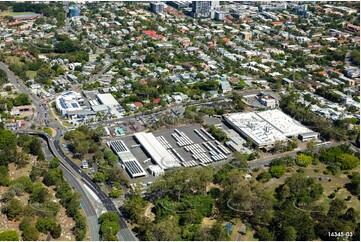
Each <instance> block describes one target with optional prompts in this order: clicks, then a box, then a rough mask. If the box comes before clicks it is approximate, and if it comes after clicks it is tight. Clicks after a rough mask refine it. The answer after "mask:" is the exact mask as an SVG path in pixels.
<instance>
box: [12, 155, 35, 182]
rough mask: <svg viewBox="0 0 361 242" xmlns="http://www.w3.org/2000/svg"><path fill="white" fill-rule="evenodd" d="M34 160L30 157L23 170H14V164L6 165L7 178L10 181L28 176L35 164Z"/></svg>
mask: <svg viewBox="0 0 361 242" xmlns="http://www.w3.org/2000/svg"><path fill="white" fill-rule="evenodd" d="M35 161H36V158H35V157H34V156H30V158H29V164H27V165H26V166H25V167H24V168H21V169H16V166H15V164H14V163H10V164H9V165H8V168H9V178H10V180H16V179H18V178H19V177H22V176H29V174H30V171H31V168H32V166H33V165H34V164H35Z"/></svg>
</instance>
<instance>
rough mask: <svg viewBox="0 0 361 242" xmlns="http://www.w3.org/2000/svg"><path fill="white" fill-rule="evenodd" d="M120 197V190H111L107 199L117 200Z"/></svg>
mask: <svg viewBox="0 0 361 242" xmlns="http://www.w3.org/2000/svg"><path fill="white" fill-rule="evenodd" d="M120 195H122V190H119V189H115V188H112V190H111V191H110V192H109V197H111V198H118V197H120Z"/></svg>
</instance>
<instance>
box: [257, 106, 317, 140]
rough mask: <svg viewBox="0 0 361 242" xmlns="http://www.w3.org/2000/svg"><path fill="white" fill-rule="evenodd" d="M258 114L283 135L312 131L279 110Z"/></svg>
mask: <svg viewBox="0 0 361 242" xmlns="http://www.w3.org/2000/svg"><path fill="white" fill-rule="evenodd" d="M257 115H258V116H260V117H261V118H263V119H264V120H266V121H267V122H269V123H270V124H271V125H272V126H274V127H275V128H276V129H278V130H279V131H281V132H282V133H283V134H284V135H285V136H295V135H298V134H302V133H308V132H312V130H310V129H308V128H306V127H305V126H303V125H302V124H300V123H299V122H297V121H296V120H294V119H292V118H291V117H290V116H288V115H286V114H285V113H283V112H282V111H280V110H277V109H275V110H268V111H263V112H259V113H257Z"/></svg>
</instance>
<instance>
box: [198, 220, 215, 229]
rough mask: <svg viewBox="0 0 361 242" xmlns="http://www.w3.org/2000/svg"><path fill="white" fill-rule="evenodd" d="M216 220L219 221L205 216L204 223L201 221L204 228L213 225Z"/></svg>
mask: <svg viewBox="0 0 361 242" xmlns="http://www.w3.org/2000/svg"><path fill="white" fill-rule="evenodd" d="M216 221H217V220H215V219H210V218H203V220H202V223H201V226H202V227H203V228H206V227H211V226H212V225H213V224H214V223H215V222H216Z"/></svg>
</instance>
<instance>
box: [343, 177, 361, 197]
mask: <svg viewBox="0 0 361 242" xmlns="http://www.w3.org/2000/svg"><path fill="white" fill-rule="evenodd" d="M345 186H346V188H347V189H348V190H349V191H350V192H351V193H352V194H353V195H355V196H359V195H360V173H358V172H353V173H352V174H351V182H350V183H347V184H346V185H345Z"/></svg>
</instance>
